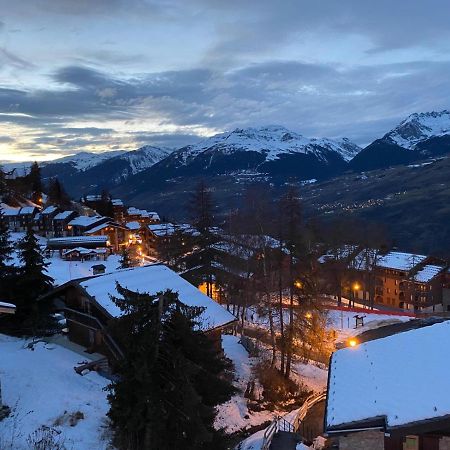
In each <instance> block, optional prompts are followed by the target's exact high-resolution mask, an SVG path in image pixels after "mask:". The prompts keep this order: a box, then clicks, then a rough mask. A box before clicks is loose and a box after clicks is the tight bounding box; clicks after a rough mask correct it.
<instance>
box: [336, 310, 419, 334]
mask: <svg viewBox="0 0 450 450" xmlns="http://www.w3.org/2000/svg"><path fill="white" fill-rule="evenodd" d="M356 315H357V316H359V317H363V318H364V319H363V320H364V326H358V328H356V318H355V316H356ZM412 318H413V317H411V316H406V315H403V316H402V315H394V314H382V313H375V312H371V313H370V312H368V313H362V312H354V311H345V310H344V311H342V310H341V311H339V310H333V309H330V310H329V311H328V324H329V325H328V326H329V328H331V329H333V330H335V331H336V332H337V340H338V341H342V340H345V339H347V338H349V337H351V336H357V335H358V334H361V333H363V332H364V331H367V330H373V329H375V328H379V327H382V326H385V325H391V324H394V323H398V322H406V321H408V320H411V319H412Z"/></svg>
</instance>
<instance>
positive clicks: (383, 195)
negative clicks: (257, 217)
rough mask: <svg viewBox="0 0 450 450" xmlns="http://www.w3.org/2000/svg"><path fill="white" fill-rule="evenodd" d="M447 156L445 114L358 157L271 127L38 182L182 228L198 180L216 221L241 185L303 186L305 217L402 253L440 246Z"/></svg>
mask: <svg viewBox="0 0 450 450" xmlns="http://www.w3.org/2000/svg"><path fill="white" fill-rule="evenodd" d="M449 153H450V112H449V111H446V110H444V111H441V112H428V113H415V114H412V115H410V116H409V117H407V118H406V119H405V120H403V121H402V122H401V123H400V124H399V125H398V126H396V127H395V128H393V129H392V130H391V131H389V132H388V133H386V134H385V135H384V136H382V137H381V138H380V139H376V140H375V141H374V142H372V143H370V144H369V145H367V146H366V147H365V148H360V147H359V146H358V145H356V144H354V143H353V142H351V141H350V140H348V139H346V138H343V139H340V140H332V139H327V138H321V139H319V138H307V137H305V136H302V135H301V134H298V133H295V132H292V131H290V130H288V129H286V128H284V127H282V126H274V125H272V126H264V127H254V128H238V129H235V130H233V131H230V132H225V133H221V134H217V135H215V136H212V137H209V138H206V139H203V140H201V141H199V142H198V143H196V144H194V145H188V146H185V147H182V148H180V149H177V150H172V149H167V148H158V147H152V146H145V147H142V148H140V149H138V150H134V151H128V152H125V151H115V152H105V153H100V154H98V153H97V154H94V153H79V154H76V155H73V156H69V157H65V158H62V159H59V160H55V161H52V162H51V163H45V164H43V165H42V175H43V177H44V178H47V179H49V178H51V177H54V176H58V177H59V179H60V180H61V181H62V182H63V183H64V185H65V187H66V189H67V190H68V191H69V193H70V194H71V195H72V196H74V197H80V196H81V195H84V194H91V193H98V192H100V191H101V190H103V189H106V190H109V191H110V192H111V193H112V194H113V195H114V196H115V197H118V198H121V199H122V200H124V201H125V202H126V203H127V204H133V205H136V206H137V207H142V208H151V209H155V210H157V211H159V212H160V213H161V214H162V215H163V216H166V217H167V218H170V219H174V220H185V219H187V217H186V215H187V211H186V208H185V207H183V206H180V205H186V204H187V201H188V198H189V196H190V195H191V194H192V192H193V191H194V189H195V187H196V185H197V184H198V182H199V181H200V180H204V181H205V182H206V183H207V185H208V186H210V188H211V190H213V191H214V192H213V193H214V198H215V201H216V204H217V205H220V208H219V207H218V208H217V214H218V215H220V214H224V213H226V212H228V211H230V210H231V209H233V208H234V207H236V205H238V204H239V203H240V201H241V199H242V194H243V192H244V191H245V189H246V187H247V186H248V185H253V184H264V185H265V186H269V187H270V189H271V190H272V192H273V194H274V195H275V196H277V195H278V194H279V193H280V192H281V191H282V189H283V187H284V186H286V184H294V185H298V186H301V194H302V197H303V201H304V205H305V212H306V214H307V215H309V216H311V215H315V216H319V217H320V216H322V217H324V218H332V217H335V216H336V215H339V214H346V215H348V214H349V213H350V214H352V215H353V216H355V217H361V218H368V219H370V220H371V221H379V222H380V223H383V224H384V225H386V226H387V227H388V228H389V231H390V235H392V236H393V238H394V240H396V242H398V244H399V245H402V246H403V247H405V245H406V246H407V244H408V242H411V239H410V237H411V233H412V234H414V233H416V234H417V233H420V234H421V235H423V236H426V235H430V233H428V234H427V233H426V232H425V231H424V229H423V226H425V225H424V224H427V226H428V227H432V228H433V229H434V230H435V232H434V233H432V234H433V236H435V237H437V236H440V235H441V234H442V233H439V232H438V231H439V230H443V229H446V228H445V227H443V224H444V223H446V224H448V223H450V212H449V211H448V208H447V206H446V205H448V204H449V200H450V187H449V183H448V180H449V179H450V164H449V163H448V161H447V160H446V158H447V154H449ZM6 168H10V166H9V165H7V166H6ZM19 170H21V169H19ZM433 198H439V205H440V206H439V207H433V206H432V205H433V201H432V199H433ZM399 201H400V202H401V204H402V207H401V210H402V211H403V213H402V214H406V215H407V216H408V232H406V231H405V228H404V227H401V226H400V225H401V224H403V223H404V221H400V220H396V219H395V214H396V213H395V211H396V207H395V205H396V204H397V203H398V202H399ZM408 205H409V206H408ZM417 205H420V208H419V210H417ZM408 211H414V213H412V214H407V212H408ZM394 219H395V220H394ZM395 224H399V226H398V227H397V228H398V229H396V225H395ZM436 239H437V238H436ZM436 239H434V240H433V242H431V241H430V239H428V240H425V241H424V240H423V239H422V240H420V242H424V247H422V248H415V249H411V250H416V251H420V250H423V251H429V250H434V251H435V252H436V250H439V239H438V240H437V241H436ZM416 241H417V240H416ZM428 241H430V242H428ZM427 246H431V247H432V248H430V249H429V248H427ZM405 248H407V247H405Z"/></svg>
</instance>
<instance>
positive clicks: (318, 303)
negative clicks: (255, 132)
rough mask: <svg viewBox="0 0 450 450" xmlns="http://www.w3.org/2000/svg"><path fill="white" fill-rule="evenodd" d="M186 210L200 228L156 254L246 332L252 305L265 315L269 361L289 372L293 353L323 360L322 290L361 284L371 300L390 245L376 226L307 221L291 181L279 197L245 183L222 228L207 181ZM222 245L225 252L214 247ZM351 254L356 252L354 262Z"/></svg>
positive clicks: (347, 290) (339, 291)
mask: <svg viewBox="0 0 450 450" xmlns="http://www.w3.org/2000/svg"><path fill="white" fill-rule="evenodd" d="M188 211H189V215H190V220H191V223H192V224H193V226H194V227H195V229H196V231H197V234H196V235H195V236H192V234H190V235H189V234H188V235H187V234H185V233H184V232H183V231H182V230H181V231H178V232H177V233H175V234H173V235H172V236H170V237H169V238H167V239H164V240H161V241H160V246H161V248H160V249H159V250H160V251H159V253H160V254H161V255H164V256H163V259H164V260H165V261H166V262H167V263H169V264H171V265H172V267H173V268H174V269H175V270H183V272H184V273H185V275H184V276H186V277H187V278H188V279H189V280H190V281H191V282H193V283H194V284H197V285H198V284H201V283H203V285H206V289H205V290H206V293H207V295H209V296H216V297H217V299H218V300H219V301H220V302H221V303H223V304H225V305H226V307H227V308H228V309H229V310H230V311H232V312H233V313H234V314H235V315H236V316H238V317H239V318H240V322H241V329H242V330H243V332H250V331H248V330H246V326H245V325H246V324H245V318H246V317H247V315H248V313H249V308H251V311H252V312H254V311H257V313H258V314H259V315H261V316H263V317H265V318H266V320H267V323H268V341H269V342H270V345H271V348H272V365H273V367H277V368H278V369H279V370H280V372H281V373H282V374H283V375H284V376H285V377H286V378H289V376H290V373H291V370H292V360H293V355H294V353H295V352H297V353H301V354H303V355H305V356H308V355H309V356H311V355H314V354H315V353H316V354H317V353H320V352H321V351H322V350H323V352H322V353H324V354H323V355H322V359H323V360H326V359H327V354H326V353H327V352H328V351H329V348H327V347H328V345H327V336H326V335H325V332H324V329H325V328H326V327H325V321H326V315H325V313H324V300H323V299H321V294H324V293H327V294H333V295H336V296H337V298H338V302H339V303H340V299H341V297H342V296H343V295H346V296H348V297H350V298H351V297H352V296H351V295H349V294H352V292H353V291H352V289H353V286H354V285H355V283H356V282H358V284H359V285H360V286H361V289H363V291H364V298H366V300H367V301H368V302H370V303H371V304H372V305H373V301H374V296H375V285H376V278H375V270H373V269H374V268H375V265H376V263H377V261H378V259H379V257H380V255H381V253H382V251H383V250H385V249H386V245H387V242H386V239H385V233H384V230H383V229H382V228H380V227H379V226H375V225H371V224H366V223H362V222H359V223H356V222H355V221H348V220H336V221H334V222H333V223H331V222H329V223H319V222H318V221H317V220H305V218H304V216H303V211H302V205H301V201H300V194H299V192H298V190H297V189H296V188H293V187H289V188H287V189H286V190H285V192H284V193H282V195H281V196H280V197H279V198H278V199H276V198H274V196H273V193H272V192H269V190H268V189H265V188H264V187H261V186H251V187H249V188H248V189H247V191H246V192H245V194H244V196H243V201H242V205H241V207H240V208H239V209H237V210H235V211H232V212H230V214H229V215H228V216H227V217H226V218H225V220H222V221H221V222H220V223H219V225H220V230H219V229H216V228H214V225H216V224H217V222H216V220H215V205H214V199H213V198H212V194H211V189H209V188H208V186H206V185H205V183H203V182H202V183H199V185H198V186H197V189H196V190H195V192H194V193H193V195H192V198H191V201H190V202H189V204H188ZM222 241H225V244H223V242H222ZM227 245H228V249H225V250H224V251H223V252H221V251H220V248H218V247H220V246H225V247H226V246H227ZM355 254H359V258H358V260H357V262H356V263H354V264H353V265H352V264H351V263H350V261H351V258H350V257H351V256H354V255H355ZM323 255H327V258H326V259H325V260H323V259H322V258H321V256H323ZM190 268H191V269H192V270H190ZM314 350H315V351H314Z"/></svg>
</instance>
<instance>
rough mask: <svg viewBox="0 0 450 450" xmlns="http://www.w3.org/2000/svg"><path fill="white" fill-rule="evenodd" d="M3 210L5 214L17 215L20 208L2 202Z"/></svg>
mask: <svg viewBox="0 0 450 450" xmlns="http://www.w3.org/2000/svg"><path fill="white" fill-rule="evenodd" d="M2 211H3V215H4V216H17V215H18V214H19V211H20V208H15V207H13V206H8V205H4V204H2Z"/></svg>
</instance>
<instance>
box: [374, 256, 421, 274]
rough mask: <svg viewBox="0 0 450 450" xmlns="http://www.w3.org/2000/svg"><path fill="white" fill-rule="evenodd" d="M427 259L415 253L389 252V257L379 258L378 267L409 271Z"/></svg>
mask: <svg viewBox="0 0 450 450" xmlns="http://www.w3.org/2000/svg"><path fill="white" fill-rule="evenodd" d="M426 258H427V257H426V256H424V255H415V254H413V253H402V252H389V253H388V254H387V255H384V256H382V257H381V258H379V260H378V263H377V266H379V267H384V268H386V269H395V270H405V271H408V270H411V269H412V268H413V267H415V266H417V264H420V263H422V262H423V261H425V259H426Z"/></svg>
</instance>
